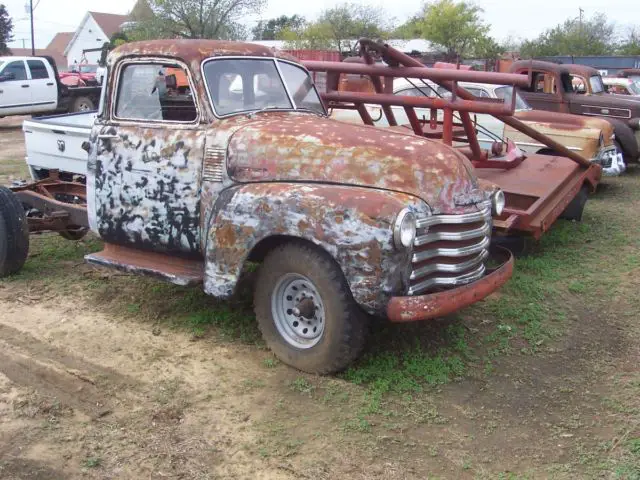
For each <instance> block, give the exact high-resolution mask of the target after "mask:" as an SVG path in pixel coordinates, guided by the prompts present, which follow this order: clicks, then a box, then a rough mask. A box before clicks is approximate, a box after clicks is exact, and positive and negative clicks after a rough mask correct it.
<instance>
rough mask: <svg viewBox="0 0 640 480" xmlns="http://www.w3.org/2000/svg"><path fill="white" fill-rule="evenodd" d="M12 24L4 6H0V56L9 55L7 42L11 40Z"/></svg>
mask: <svg viewBox="0 0 640 480" xmlns="http://www.w3.org/2000/svg"><path fill="white" fill-rule="evenodd" d="M12 33H13V22H12V21H11V17H10V16H9V12H7V9H6V7H5V6H4V4H0V55H7V54H9V53H11V50H10V49H9V42H11V40H13V35H12Z"/></svg>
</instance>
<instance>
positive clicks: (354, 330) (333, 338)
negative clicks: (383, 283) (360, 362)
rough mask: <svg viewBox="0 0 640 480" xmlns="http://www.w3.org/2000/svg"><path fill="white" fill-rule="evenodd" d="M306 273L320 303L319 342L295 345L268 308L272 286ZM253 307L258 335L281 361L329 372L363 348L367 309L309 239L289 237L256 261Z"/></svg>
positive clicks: (313, 371)
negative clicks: (302, 239) (320, 323)
mask: <svg viewBox="0 0 640 480" xmlns="http://www.w3.org/2000/svg"><path fill="white" fill-rule="evenodd" d="M290 274H296V275H302V276H304V277H307V278H308V279H309V280H310V281H311V282H313V285H314V286H315V287H316V290H317V293H318V294H319V296H320V298H321V301H322V303H323V306H324V313H325V315H324V317H325V319H324V326H323V332H322V335H321V336H320V339H319V341H318V343H317V344H315V345H314V346H312V347H310V348H297V347H296V346H294V345H292V344H291V343H290V342H289V341H287V339H285V337H284V336H283V335H282V334H281V333H280V332H279V330H278V327H277V326H276V321H275V320H274V313H273V310H272V296H273V295H275V294H276V286H277V285H278V284H279V283H280V281H281V279H282V278H284V277H285V276H286V275H290ZM254 309H255V313H256V317H257V319H258V325H259V327H260V331H261V332H262V336H263V338H264V340H265V342H266V343H267V345H268V346H269V348H271V350H272V351H273V352H274V353H275V354H276V356H277V357H278V358H279V359H280V360H281V361H283V362H284V363H286V364H288V365H290V366H292V367H294V368H297V369H299V370H302V371H304V372H308V373H316V374H321V375H325V374H330V373H335V372H339V371H341V370H344V369H345V368H346V367H348V366H349V365H350V364H351V363H352V362H353V361H354V360H355V359H356V358H357V357H358V356H359V355H360V353H361V352H362V349H363V348H364V345H365V341H366V337H367V333H368V321H367V320H368V319H367V315H366V314H365V313H364V312H362V310H360V308H359V307H358V305H357V304H356V302H355V300H354V299H353V296H352V295H351V290H350V289H349V285H348V284H347V281H346V280H345V278H344V275H343V274H342V271H341V270H340V268H339V266H338V265H337V264H336V262H335V261H334V260H333V258H331V257H330V256H329V255H328V254H327V253H325V252H323V251H322V250H319V249H318V248H316V247H313V246H311V245H306V244H304V243H297V242H291V243H287V244H284V245H281V246H279V247H277V248H275V249H274V250H272V251H271V252H269V253H268V254H267V256H266V258H265V260H264V262H263V264H262V266H261V267H260V270H259V272H258V278H257V281H256V287H255V290H254Z"/></svg>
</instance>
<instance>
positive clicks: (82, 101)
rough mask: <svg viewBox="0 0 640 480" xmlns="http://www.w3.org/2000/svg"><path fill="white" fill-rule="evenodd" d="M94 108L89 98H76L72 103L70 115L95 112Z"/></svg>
mask: <svg viewBox="0 0 640 480" xmlns="http://www.w3.org/2000/svg"><path fill="white" fill-rule="evenodd" d="M95 109H96V106H95V104H94V103H93V100H91V99H90V98H89V97H78V98H76V99H75V100H74V101H73V104H72V105H71V113H75V112H90V111H91V110H95Z"/></svg>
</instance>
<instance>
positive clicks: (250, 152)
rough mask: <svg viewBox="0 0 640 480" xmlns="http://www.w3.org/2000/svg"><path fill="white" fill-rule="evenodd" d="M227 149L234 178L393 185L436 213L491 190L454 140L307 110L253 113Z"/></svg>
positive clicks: (389, 187) (456, 207)
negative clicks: (450, 143)
mask: <svg viewBox="0 0 640 480" xmlns="http://www.w3.org/2000/svg"><path fill="white" fill-rule="evenodd" d="M245 118H246V117H245ZM240 121H241V120H240ZM229 123H231V122H229ZM243 123H244V122H243ZM228 128H234V127H233V126H231V125H230V126H229V127H228ZM235 128H238V126H237V125H236V127H235ZM227 155H228V158H227V166H228V171H229V175H230V176H231V177H232V178H233V179H234V180H236V181H238V182H264V181H274V182H322V183H334V184H342V185H357V186H361V187H371V188H379V189H385V190H393V191H397V192H402V193H408V194H412V195H414V196H416V197H419V198H422V199H423V200H424V201H425V202H427V204H428V205H429V206H430V207H431V209H432V211H433V212H434V213H457V212H461V211H465V210H467V209H468V208H469V205H471V204H475V203H478V202H480V201H482V200H485V199H486V198H487V197H488V195H489V194H490V193H491V192H484V191H481V190H480V187H479V184H478V180H477V178H476V176H475V174H474V171H473V167H472V165H471V163H470V162H469V161H468V159H467V158H466V157H464V156H463V155H462V154H460V153H459V152H457V151H455V150H454V149H453V148H451V147H447V146H446V145H443V144H441V143H439V142H435V141H431V140H427V139H423V138H419V137H417V136H415V135H412V134H409V135H408V134H403V133H399V132H395V131H391V130H388V129H380V128H375V127H368V126H360V125H353V124H348V123H343V122H338V121H335V120H331V119H328V118H324V117H318V116H315V115H311V114H307V113H291V112H287V113H276V112H263V113H259V114H256V115H254V116H253V118H252V119H251V120H250V121H248V122H246V123H245V125H244V126H242V127H240V128H238V129H237V130H236V131H235V133H233V134H232V135H231V138H230V140H229V144H228V150H227Z"/></svg>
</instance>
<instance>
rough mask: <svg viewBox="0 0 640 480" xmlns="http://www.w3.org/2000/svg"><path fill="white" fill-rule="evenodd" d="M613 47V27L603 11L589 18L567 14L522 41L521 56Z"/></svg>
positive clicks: (607, 51) (589, 51)
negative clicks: (570, 16)
mask: <svg viewBox="0 0 640 480" xmlns="http://www.w3.org/2000/svg"><path fill="white" fill-rule="evenodd" d="M615 49H616V42H615V29H614V26H613V24H611V23H609V21H608V20H607V17H606V15H604V14H601V13H596V14H595V15H594V16H593V17H591V18H590V19H583V20H580V19H578V18H570V19H568V20H565V21H564V23H561V24H559V25H557V26H555V27H554V28H551V29H549V30H546V31H545V32H543V33H542V34H541V35H540V36H539V37H538V38H535V39H533V40H527V41H525V42H523V43H522V48H521V49H520V55H521V56H522V58H533V57H546V56H553V55H607V54H611V53H614V51H615Z"/></svg>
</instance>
